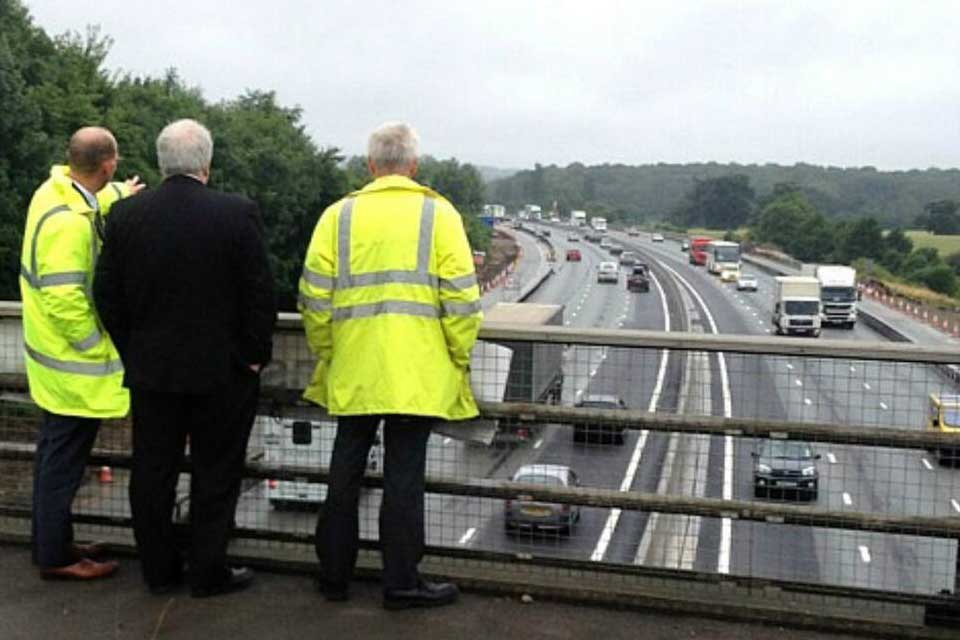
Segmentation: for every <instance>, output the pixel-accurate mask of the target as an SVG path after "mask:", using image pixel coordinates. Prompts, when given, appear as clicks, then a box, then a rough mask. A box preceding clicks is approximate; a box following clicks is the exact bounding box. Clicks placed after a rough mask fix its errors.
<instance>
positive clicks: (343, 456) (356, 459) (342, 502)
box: [316, 415, 436, 591]
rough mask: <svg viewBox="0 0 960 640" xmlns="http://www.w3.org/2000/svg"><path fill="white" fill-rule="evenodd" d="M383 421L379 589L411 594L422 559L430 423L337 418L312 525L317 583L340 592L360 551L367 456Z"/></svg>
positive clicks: (401, 418)
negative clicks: (327, 476)
mask: <svg viewBox="0 0 960 640" xmlns="http://www.w3.org/2000/svg"><path fill="white" fill-rule="evenodd" d="M381 419H383V420H384V421H385V422H384V427H383V439H384V462H383V500H382V502H381V503H380V548H381V552H382V554H383V589H384V590H385V591H393V590H398V589H412V588H414V587H415V586H416V584H417V579H418V573H417V565H418V564H419V563H420V559H421V558H422V557H423V540H424V531H423V493H424V476H425V473H426V459H427V440H428V439H429V438H430V429H431V427H432V425H433V423H434V422H435V421H436V420H435V419H433V418H421V417H416V416H397V415H387V416H380V415H373V416H341V417H340V418H338V419H337V437H336V440H335V441H334V445H333V456H332V459H331V461H330V484H329V488H328V490H327V499H326V501H325V502H324V504H323V506H322V507H321V508H320V516H319V518H318V519H317V537H316V545H317V557H318V558H319V560H320V571H321V574H322V578H321V579H322V580H323V582H324V583H326V584H327V585H329V586H331V587H334V588H345V587H346V586H347V584H348V583H349V582H350V578H351V576H352V575H353V568H354V565H356V563H357V551H358V548H359V542H360V540H359V502H360V488H361V484H362V480H363V474H364V472H365V471H366V467H367V456H368V454H369V451H370V447H371V446H372V445H373V442H374V439H375V438H376V435H377V426H378V425H379V423H380V420H381Z"/></svg>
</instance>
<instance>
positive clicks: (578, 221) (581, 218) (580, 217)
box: [570, 210, 587, 227]
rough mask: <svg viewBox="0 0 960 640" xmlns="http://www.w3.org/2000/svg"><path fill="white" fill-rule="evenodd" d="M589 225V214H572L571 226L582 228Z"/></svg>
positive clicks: (583, 212)
mask: <svg viewBox="0 0 960 640" xmlns="http://www.w3.org/2000/svg"><path fill="white" fill-rule="evenodd" d="M585 224H587V212H586V211H578V210H574V211H571V212H570V226H571V227H582V226H583V225H585Z"/></svg>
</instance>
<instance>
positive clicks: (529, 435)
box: [0, 309, 960, 607]
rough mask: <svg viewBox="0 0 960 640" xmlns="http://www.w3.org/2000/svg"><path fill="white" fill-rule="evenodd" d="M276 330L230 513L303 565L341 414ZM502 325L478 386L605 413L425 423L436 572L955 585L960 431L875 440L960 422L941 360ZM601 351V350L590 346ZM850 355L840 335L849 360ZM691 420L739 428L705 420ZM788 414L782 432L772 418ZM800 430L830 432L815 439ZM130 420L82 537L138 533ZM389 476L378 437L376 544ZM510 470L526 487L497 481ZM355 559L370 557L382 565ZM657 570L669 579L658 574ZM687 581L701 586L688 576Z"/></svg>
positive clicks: (7, 446)
mask: <svg viewBox="0 0 960 640" xmlns="http://www.w3.org/2000/svg"><path fill="white" fill-rule="evenodd" d="M629 311H630V309H625V310H624V312H625V313H627V312H629ZM8 316H9V317H5V318H4V319H3V320H2V323H0V330H2V333H0V357H2V363H3V364H2V371H0V375H2V376H3V378H2V379H3V381H4V383H3V384H4V389H3V393H2V395H0V450H2V452H3V457H2V459H0V528H3V529H4V530H5V531H7V532H23V531H25V530H28V524H25V522H26V521H25V519H24V518H25V516H28V514H29V506H30V493H31V474H32V465H31V463H30V461H29V460H30V454H31V451H32V443H33V439H34V434H35V430H36V425H37V423H38V419H39V412H38V411H37V409H36V408H35V407H34V406H33V405H32V403H30V401H29V398H28V396H27V395H26V393H25V388H24V380H23V368H22V339H21V337H20V333H21V332H20V325H19V319H18V318H17V317H16V313H14V312H10V313H9V314H8ZM561 322H562V320H561ZM283 324H284V326H285V327H286V328H283V329H281V330H280V331H279V333H278V335H277V340H276V345H275V362H274V364H272V365H271V366H270V367H269V369H268V370H267V371H266V372H265V373H264V377H263V383H264V387H265V389H266V390H267V391H266V392H265V396H264V401H263V403H262V410H261V412H260V413H261V415H259V416H258V418H257V422H256V424H255V427H254V430H253V435H252V436H251V441H250V444H249V448H248V460H249V463H250V468H251V473H250V474H249V475H250V477H249V478H248V480H247V481H246V482H245V485H244V491H243V493H242V496H241V498H240V503H239V505H238V509H237V514H236V523H237V526H238V528H239V529H238V531H239V533H240V535H241V536H242V537H245V538H246V541H245V542H244V545H245V547H244V548H245V549H248V550H249V549H258V550H260V552H262V553H266V554H269V555H273V556H276V557H280V558H286V557H301V558H303V557H309V555H310V548H309V546H305V545H304V544H303V543H305V542H308V541H309V538H310V536H311V535H312V533H313V530H314V527H315V524H316V514H317V510H318V508H319V506H320V504H321V503H322V501H323V499H324V497H325V491H326V488H325V486H324V484H323V482H322V479H323V477H324V473H325V470H326V467H327V465H328V463H329V459H330V453H331V449H332V443H333V437H334V434H335V429H336V425H335V422H334V421H333V420H332V419H330V418H329V417H327V416H326V415H325V414H324V413H323V412H322V411H321V410H320V409H318V408H316V407H312V406H309V405H305V404H303V403H301V402H298V401H296V398H297V390H299V389H302V388H303V386H304V385H305V384H306V382H307V381H308V379H309V376H310V374H311V373H312V369H313V365H314V361H313V358H312V356H310V355H309V353H308V351H307V348H306V343H305V340H304V338H303V336H302V334H301V333H300V331H299V329H298V328H297V326H296V321H295V320H294V319H292V318H286V319H285V320H284V322H283ZM558 324H559V323H558ZM564 331H566V332H567V333H564ZM496 333H497V332H496V331H493V332H491V331H489V330H487V331H485V334H484V335H485V336H487V339H485V340H484V341H483V343H482V344H481V345H479V346H478V348H477V349H476V350H475V356H474V360H473V363H472V377H473V382H474V389H475V392H476V394H477V396H478V397H479V398H481V399H482V400H484V401H486V402H488V403H496V402H498V401H503V400H506V401H508V402H514V403H518V402H519V403H533V404H538V405H553V406H555V407H558V408H560V409H564V408H568V409H578V410H579V412H578V413H577V414H575V415H583V416H593V417H592V418H590V419H588V418H584V419H583V420H584V422H582V423H580V422H577V420H575V419H570V420H568V421H566V422H565V423H562V424H561V423H559V421H556V422H550V421H546V422H544V421H538V420H532V419H530V417H529V416H525V415H524V412H523V411H522V410H521V411H519V412H518V413H517V414H516V415H515V416H514V418H513V419H507V418H501V419H494V418H491V417H490V416H486V417H485V419H483V420H480V421H476V422H475V423H473V425H472V426H470V427H468V426H466V425H460V426H461V427H462V428H463V431H462V432H461V433H459V434H458V433H457V432H456V431H454V429H456V428H457V427H456V426H452V425H451V426H448V428H446V429H444V430H443V432H438V433H434V434H433V435H432V436H431V440H430V443H429V449H428V468H427V474H428V478H429V479H430V480H431V482H432V484H431V485H430V486H431V487H432V488H434V489H435V490H434V491H432V492H431V493H429V494H428V496H427V500H426V531H427V543H428V545H430V546H431V547H434V548H438V549H441V550H446V553H447V555H446V557H445V559H444V560H443V562H442V563H441V564H440V565H439V566H440V569H444V570H449V569H451V568H454V567H458V568H459V569H461V570H464V569H465V568H469V565H470V563H471V562H474V561H477V559H478V558H482V557H488V558H498V559H501V560H503V561H504V563H505V564H504V565H503V567H502V569H501V570H502V571H503V572H505V573H509V574H510V575H511V576H514V577H516V576H522V575H523V573H524V571H525V567H534V566H536V567H538V570H540V571H542V570H543V569H544V567H546V568H548V569H549V572H550V575H551V576H552V579H554V580H556V581H557V584H561V583H563V584H566V582H564V581H567V582H571V583H576V581H577V580H578V579H580V580H584V581H588V580H592V579H595V578H591V577H590V575H588V574H587V573H584V572H589V571H590V570H593V569H596V568H597V567H602V568H604V569H606V570H608V571H607V573H605V574H604V575H605V576H606V578H605V579H606V580H609V581H610V582H608V583H607V584H608V585H615V584H635V583H636V581H637V580H638V579H639V578H638V576H641V575H642V576H644V579H646V580H651V579H654V580H655V579H657V576H661V575H664V576H668V577H669V578H670V579H673V578H675V577H676V574H675V572H676V571H677V570H679V571H681V572H688V573H689V574H690V576H693V577H699V578H703V577H705V576H717V575H723V574H728V575H730V576H734V577H746V578H754V579H768V580H774V581H785V582H789V583H802V584H806V585H812V586H819V587H821V588H823V589H824V590H825V591H828V590H830V589H835V588H844V589H846V588H862V589H871V590H880V591H884V592H889V594H890V595H891V596H897V597H901V596H902V597H904V598H907V599H909V598H918V599H932V598H934V597H936V596H938V595H939V594H942V593H944V592H952V591H953V590H954V588H955V578H956V562H957V559H956V555H957V540H956V532H955V530H952V529H950V528H949V527H948V526H947V525H946V523H948V522H950V520H949V519H950V518H956V517H958V516H960V470H958V469H955V468H954V467H953V455H954V453H955V452H954V450H953V449H952V447H950V446H949V437H950V433H946V435H945V436H942V437H941V440H942V442H941V443H940V445H938V446H932V447H931V448H930V450H926V449H924V448H922V447H920V446H913V447H905V446H896V447H893V446H871V445H870V442H871V439H872V438H875V435H876V433H875V431H876V430H879V429H886V430H891V433H894V432H896V433H900V432H907V435H910V433H922V432H949V430H950V425H951V424H957V425H960V419H958V417H960V404H958V398H957V396H956V395H955V394H956V389H955V383H954V382H953V381H952V380H951V379H950V378H949V377H948V376H947V375H945V373H944V370H943V369H942V367H943V365H942V364H931V363H925V362H909V361H907V360H908V358H907V357H906V356H905V355H904V354H905V353H906V352H902V353H901V357H900V359H899V360H897V359H888V360H878V359H876V358H882V357H885V356H883V355H882V354H880V353H878V351H877V348H876V345H873V344H866V345H864V348H863V349H862V355H861V357H860V358H850V357H847V355H844V357H827V356H828V353H824V351H828V349H827V347H823V346H822V347H821V348H819V349H818V350H817V349H804V348H799V347H797V348H791V349H787V350H786V351H790V353H781V354H778V355H775V354H772V353H769V352H762V345H761V346H758V345H757V343H756V342H754V343H750V342H749V341H748V340H746V339H742V345H745V347H744V351H747V352H741V353H737V352H736V351H735V349H734V348H731V346H730V345H736V344H737V340H738V338H731V337H725V338H724V340H723V344H722V345H721V344H719V343H718V344H716V345H715V347H714V348H715V349H717V350H716V351H713V350H703V349H704V348H705V347H704V345H705V344H706V342H705V340H707V339H706V338H704V337H703V336H699V338H701V339H700V340H698V339H697V338H698V336H696V335H695V334H683V335H682V336H681V337H680V338H677V339H673V342H672V343H671V345H670V348H662V346H663V342H660V343H657V342H656V341H651V340H649V339H648V338H650V337H651V336H652V335H653V334H649V335H646V336H644V335H639V334H638V335H637V336H635V337H630V336H627V337H623V335H621V336H620V337H619V338H617V339H616V340H611V339H609V336H608V337H607V338H597V337H596V336H595V335H594V336H592V335H591V334H589V332H586V333H582V334H575V333H573V332H572V331H571V330H569V329H566V330H564V329H563V328H558V329H555V330H553V333H552V335H553V338H551V339H552V340H554V341H553V342H549V341H536V340H530V339H527V340H516V339H505V338H497V337H496ZM540 333H541V334H550V333H551V332H550V331H549V330H542V331H541V332H540ZM609 335H612V334H609ZM491 336H492V337H491ZM661 340H662V338H661ZM591 341H593V342H594V344H590V343H591ZM602 342H607V343H608V344H606V345H603V344H597V343H602ZM627 343H632V344H633V345H634V346H623V345H625V344H627ZM771 344H773V343H771ZM651 345H653V346H651ZM747 347H749V348H747ZM721 348H722V349H723V351H722V352H721V351H720V349H721ZM855 349H856V347H851V346H849V345H848V347H847V352H848V354H849V353H850V352H852V351H855ZM771 350H772V349H771ZM782 351H783V349H782ZM805 351H806V352H808V353H809V352H811V351H813V352H815V353H816V355H805ZM916 359H918V360H922V359H923V356H922V355H921V357H919V358H916ZM425 392H428V391H425ZM604 411H607V412H614V413H613V414H604V413H603V412H604ZM616 412H625V413H624V414H625V415H628V414H633V415H637V414H638V412H639V414H642V415H643V416H646V418H647V420H646V421H645V422H644V424H643V425H641V426H643V427H646V428H637V425H636V424H629V421H627V422H628V424H626V425H625V424H624V421H622V420H614V419H611V420H609V421H607V422H605V421H604V420H603V419H602V416H604V415H615V414H616ZM597 416H601V417H600V418H598V417H597ZM701 419H709V420H718V419H727V420H726V422H724V423H723V425H726V426H724V427H723V428H719V427H717V428H714V427H711V426H710V425H712V424H715V423H711V422H709V421H708V420H701ZM698 420H699V423H698ZM671 421H674V422H671ZM684 421H686V422H688V423H690V424H703V425H706V426H705V427H703V428H701V429H699V430H700V431H701V432H699V433H698V432H695V431H697V429H696V428H692V429H685V430H677V429H672V428H671V426H670V425H671V424H675V423H676V424H679V423H682V422H684ZM738 421H743V423H744V424H750V425H754V426H756V425H758V424H759V425H762V424H764V423H765V421H766V422H769V423H770V424H771V425H773V426H771V428H770V429H769V430H768V434H767V435H768V436H772V437H754V436H750V435H747V434H749V433H751V431H750V430H749V429H746V430H742V431H738V430H737V428H736V425H737V424H738ZM784 423H792V428H791V429H784V428H782V427H783V425H784ZM716 424H719V423H716ZM805 424H806V425H813V426H818V427H822V429H820V430H819V431H816V430H814V431H811V432H810V433H809V434H804V433H803V432H802V431H803V429H802V425H805ZM788 426H790V425H788ZM130 429H131V426H130V425H129V424H128V423H127V422H126V421H108V422H105V423H104V425H103V427H102V429H101V432H100V435H99V437H98V441H97V445H96V453H97V455H98V456H99V457H97V458H96V459H95V460H94V461H93V464H92V465H91V468H90V470H89V478H88V481H87V482H86V483H85V484H84V486H83V487H82V489H81V491H80V494H79V495H78V497H77V500H76V502H75V506H74V511H75V514H77V515H78V517H79V518H80V519H81V520H85V521H87V524H85V525H84V527H85V532H88V533H90V534H91V535H97V536H98V537H103V536H104V535H107V536H114V537H117V536H119V538H120V539H126V540H129V532H128V531H126V530H125V529H123V528H122V527H121V528H118V527H116V526H113V525H114V524H121V525H122V524H124V522H123V520H124V519H125V518H127V517H129V506H128V501H127V478H128V474H127V472H126V471H125V470H124V468H123V466H124V464H125V463H124V460H125V456H126V455H127V454H128V453H129V448H130ZM468 430H469V433H470V434H471V435H472V436H473V437H474V438H476V439H479V438H480V437H481V436H484V435H488V436H492V442H490V443H489V444H487V443H481V442H477V441H464V440H462V439H459V438H458V437H457V436H458V435H461V436H465V435H466V434H467V433H468ZM769 432H772V433H769ZM957 453H960V452H957ZM104 467H109V469H106V468H104ZM382 468H383V442H382V441H381V440H380V439H378V441H377V442H376V443H375V444H374V446H373V448H372V449H371V452H370V455H369V462H368V471H369V472H370V477H371V480H370V482H369V483H368V484H369V486H368V487H367V488H366V489H365V491H364V493H363V496H362V498H361V537H362V539H364V540H365V541H367V542H368V543H369V544H368V546H369V547H375V541H376V540H377V537H378V531H377V522H378V507H379V502H380V490H379V489H378V488H377V484H378V482H377V474H379V473H380V472H381V471H382ZM506 481H512V482H517V483H522V484H523V486H524V487H525V489H523V490H516V491H513V490H511V489H510V486H511V485H500V484H497V482H506ZM188 486H189V475H188V474H187V473H184V474H183V475H182V477H181V484H180V487H179V493H178V495H179V498H180V499H179V501H178V504H179V506H180V509H179V513H178V518H179V519H181V520H182V521H185V520H186V519H187V518H188V517H189V502H188V500H187V497H188ZM504 487H505V488H504ZM530 487H534V488H536V487H542V488H544V489H546V490H552V489H556V490H560V492H561V493H562V490H565V489H571V490H581V491H580V493H578V494H577V495H578V496H581V497H582V496H583V495H586V494H588V493H589V494H592V495H593V496H594V497H595V498H596V497H597V496H599V498H596V499H593V500H579V502H580V503H581V504H575V503H576V502H578V499H577V498H576V496H575V497H574V498H563V499H559V500H557V501H552V500H549V499H543V498H540V499H537V498H536V496H533V495H532V493H535V491H532V490H530ZM498 491H500V493H497V492H498ZM491 493H493V494H496V495H498V496H500V497H491ZM616 495H624V496H640V497H643V496H648V495H657V496H662V497H667V498H670V499H677V500H681V499H715V500H721V501H729V502H731V504H736V505H740V504H741V503H744V502H745V503H750V504H754V505H757V508H758V509H761V507H773V509H772V511H776V509H777V508H780V507H783V508H792V507H795V506H800V507H803V508H805V509H801V510H794V511H792V512H789V513H788V514H787V516H789V517H786V518H785V517H784V516H777V515H770V514H769V513H767V512H770V511H771V509H767V511H766V512H761V511H758V513H762V517H757V518H751V517H744V514H745V513H747V512H745V511H744V510H743V509H740V508H739V507H738V508H737V509H731V511H730V512H729V513H724V512H722V511H716V510H714V511H712V512H710V514H709V515H703V512H702V511H697V508H693V507H691V508H689V509H687V508H686V507H683V508H678V509H673V510H672V512H671V511H670V510H664V511H657V510H636V509H633V508H626V506H628V505H624V508H610V507H609V506H603V505H609V504H610V502H609V501H607V502H604V500H605V499H607V498H609V497H610V496H616ZM507 496H508V497H509V499H504V497H507ZM685 511H686V512H685ZM818 513H819V514H822V513H828V514H834V515H836V514H841V515H843V514H846V515H849V516H856V517H852V518H851V519H850V522H859V523H860V526H855V525H851V526H848V527H844V528H838V527H834V526H822V525H823V524H824V521H823V520H822V519H819V518H818V516H817V515H816V514H818ZM763 514H766V515H763ZM891 516H897V517H901V520H900V522H901V523H902V526H900V528H899V529H898V528H896V527H893V528H892V529H891V528H890V527H887V528H886V529H885V532H880V531H878V530H877V528H878V527H877V526H876V523H877V522H878V521H879V520H877V519H878V518H879V519H882V518H886V517H891ZM817 525H821V526H817ZM938 526H943V527H944V528H943V530H942V533H938V529H937V527H938ZM471 554H472V555H471ZM484 554H486V555H484ZM441 555H443V554H441ZM365 557H366V558H368V559H369V560H370V561H371V562H375V556H373V555H368V556H365ZM661 569H663V570H669V571H668V572H667V573H665V574H660V573H657V571H659V570H661ZM637 571H641V573H637ZM644 572H645V573H644ZM664 579H666V578H664ZM751 588H757V589H766V587H764V586H757V587H751ZM813 591H816V589H813ZM690 593H691V594H693V596H694V597H696V588H692V590H691V591H690ZM790 597H791V598H797V597H798V596H797V595H796V594H793V595H791V596H790ZM893 599H896V598H893ZM889 606H891V607H893V606H894V605H893V604H891V605H889Z"/></svg>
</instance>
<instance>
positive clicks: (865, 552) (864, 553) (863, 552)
mask: <svg viewBox="0 0 960 640" xmlns="http://www.w3.org/2000/svg"><path fill="white" fill-rule="evenodd" d="M859 549H860V559H861V560H863V561H864V562H867V563H869V562H870V549H868V548H867V545H865V544H862V545H860V547H859Z"/></svg>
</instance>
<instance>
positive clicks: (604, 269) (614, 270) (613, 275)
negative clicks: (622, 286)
mask: <svg viewBox="0 0 960 640" xmlns="http://www.w3.org/2000/svg"><path fill="white" fill-rule="evenodd" d="M597 282H598V283H602V282H612V283H613V284H617V283H618V282H620V267H619V266H617V263H616V262H601V263H600V265H599V266H598V267H597Z"/></svg>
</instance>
